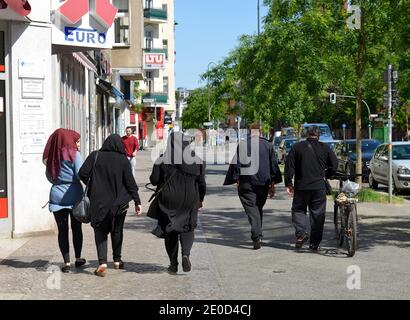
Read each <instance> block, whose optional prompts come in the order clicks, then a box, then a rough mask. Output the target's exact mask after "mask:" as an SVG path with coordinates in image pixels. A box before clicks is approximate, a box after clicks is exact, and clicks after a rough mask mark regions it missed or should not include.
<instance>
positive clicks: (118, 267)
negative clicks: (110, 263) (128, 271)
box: [114, 261, 125, 270]
mask: <svg viewBox="0 0 410 320" xmlns="http://www.w3.org/2000/svg"><path fill="white" fill-rule="evenodd" d="M124 268H125V266H124V261H115V262H114V269H115V270H124Z"/></svg>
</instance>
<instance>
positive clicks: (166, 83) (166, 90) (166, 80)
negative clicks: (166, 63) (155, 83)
mask: <svg viewBox="0 0 410 320" xmlns="http://www.w3.org/2000/svg"><path fill="white" fill-rule="evenodd" d="M163 82H164V91H163V93H168V90H169V86H168V83H169V81H168V77H164V78H163Z"/></svg>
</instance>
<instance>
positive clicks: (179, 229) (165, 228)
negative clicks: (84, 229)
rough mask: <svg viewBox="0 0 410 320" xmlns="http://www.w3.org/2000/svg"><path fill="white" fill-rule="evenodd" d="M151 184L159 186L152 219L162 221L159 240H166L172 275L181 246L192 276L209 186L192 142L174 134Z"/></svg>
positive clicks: (175, 268)
mask: <svg viewBox="0 0 410 320" xmlns="http://www.w3.org/2000/svg"><path fill="white" fill-rule="evenodd" d="M150 182H151V184H152V185H154V186H157V191H156V198H155V199H154V201H153V203H152V204H151V206H150V210H149V211H148V216H149V217H150V218H153V219H156V220H158V229H159V230H160V232H159V234H158V233H157V236H159V237H163V238H164V239H165V240H164V241H165V248H166V251H167V254H168V257H169V260H170V266H169V267H168V272H169V273H170V274H176V273H177V272H178V251H179V244H178V243H179V242H180V243H181V247H182V268H183V271H184V272H189V271H191V261H190V258H189V257H190V254H191V249H192V246H193V244H194V231H195V228H196V227H197V220H198V209H202V208H203V207H204V204H203V202H204V197H205V193H206V183H205V165H204V163H203V161H202V159H200V158H199V157H197V156H196V155H195V153H194V151H193V150H190V139H189V138H188V137H187V136H186V135H184V134H183V133H182V132H173V133H171V134H170V136H169V138H168V141H167V148H166V150H165V152H164V154H163V155H161V156H160V157H159V158H158V159H157V161H156V162H155V164H154V167H153V169H152V174H151V176H150Z"/></svg>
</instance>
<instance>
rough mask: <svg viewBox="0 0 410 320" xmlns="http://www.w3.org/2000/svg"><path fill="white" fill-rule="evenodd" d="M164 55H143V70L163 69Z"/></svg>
mask: <svg viewBox="0 0 410 320" xmlns="http://www.w3.org/2000/svg"><path fill="white" fill-rule="evenodd" d="M164 68H165V53H144V69H164Z"/></svg>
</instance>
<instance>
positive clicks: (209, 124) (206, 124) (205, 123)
mask: <svg viewBox="0 0 410 320" xmlns="http://www.w3.org/2000/svg"><path fill="white" fill-rule="evenodd" d="M212 125H213V123H212V122H204V127H212Z"/></svg>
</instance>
